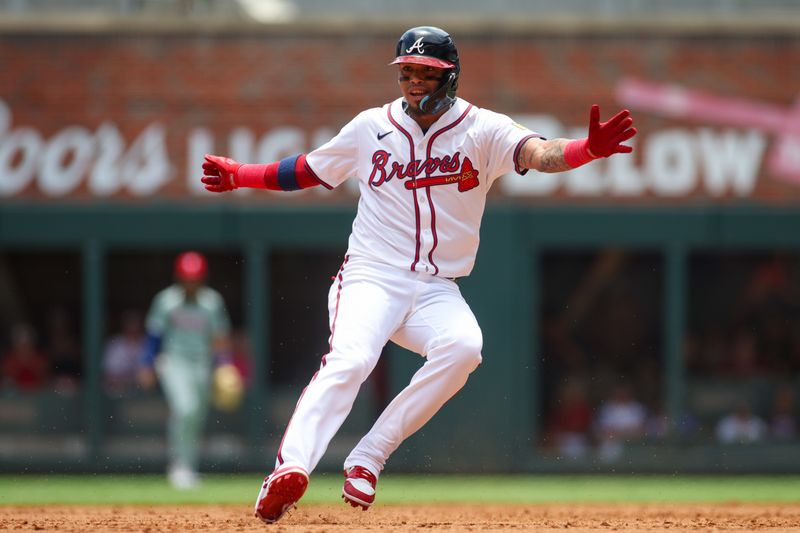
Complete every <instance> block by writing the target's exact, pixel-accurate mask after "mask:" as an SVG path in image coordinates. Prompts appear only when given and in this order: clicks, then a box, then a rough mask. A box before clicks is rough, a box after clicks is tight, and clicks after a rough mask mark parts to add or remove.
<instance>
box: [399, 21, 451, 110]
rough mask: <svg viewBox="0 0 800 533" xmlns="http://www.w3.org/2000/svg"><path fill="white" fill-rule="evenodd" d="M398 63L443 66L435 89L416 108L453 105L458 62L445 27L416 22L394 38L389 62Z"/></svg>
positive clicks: (445, 107)
mask: <svg viewBox="0 0 800 533" xmlns="http://www.w3.org/2000/svg"><path fill="white" fill-rule="evenodd" d="M399 63H415V64H417V65H427V66H429V67H438V68H443V69H445V75H444V78H443V79H442V84H441V85H440V86H439V88H438V89H437V90H436V92H434V93H433V94H431V95H430V96H426V97H425V98H424V99H423V100H422V101H421V102H420V104H419V108H420V110H421V111H422V112H423V113H425V114H435V113H438V112H439V111H441V110H443V109H447V108H448V107H450V106H451V105H453V103H454V102H455V99H456V89H458V76H459V74H461V63H460V62H459V60H458V49H457V48H456V43H454V42H453V39H452V37H450V35H448V33H447V32H446V31H444V30H443V29H441V28H436V27H434V26H419V27H417V28H411V29H410V30H408V31H406V32H405V33H404V34H403V35H402V36H401V37H400V40H399V41H398V42H397V50H396V52H395V58H394V61H392V62H391V63H390V64H391V65H396V64H399Z"/></svg>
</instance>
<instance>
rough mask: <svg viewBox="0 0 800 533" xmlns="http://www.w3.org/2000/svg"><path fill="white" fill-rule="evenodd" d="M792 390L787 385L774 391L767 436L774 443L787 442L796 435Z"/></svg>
mask: <svg viewBox="0 0 800 533" xmlns="http://www.w3.org/2000/svg"><path fill="white" fill-rule="evenodd" d="M794 401H795V400H794V390H793V389H792V387H791V386H789V385H784V386H782V387H779V388H778V390H776V391H775V397H774V398H773V403H772V412H771V413H770V417H769V434H770V437H771V438H772V439H774V440H776V441H788V440H792V439H794V438H795V436H796V435H797V418H796V416H795V409H794Z"/></svg>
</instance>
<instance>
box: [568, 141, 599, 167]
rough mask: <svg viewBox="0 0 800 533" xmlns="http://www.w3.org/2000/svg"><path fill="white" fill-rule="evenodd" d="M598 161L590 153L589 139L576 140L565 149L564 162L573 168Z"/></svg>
mask: <svg viewBox="0 0 800 533" xmlns="http://www.w3.org/2000/svg"><path fill="white" fill-rule="evenodd" d="M595 159H597V158H596V157H594V156H593V155H592V153H591V152H589V139H588V138H586V139H575V140H573V141H570V142H568V143H567V146H565V147H564V161H566V163H567V164H568V165H569V166H571V167H572V168H577V167H579V166H581V165H585V164H586V163H588V162H589V161H594V160H595Z"/></svg>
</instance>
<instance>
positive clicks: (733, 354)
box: [720, 326, 768, 377]
mask: <svg viewBox="0 0 800 533" xmlns="http://www.w3.org/2000/svg"><path fill="white" fill-rule="evenodd" d="M767 370H768V366H766V365H765V364H763V363H762V361H761V357H760V356H759V350H758V337H757V336H756V333H755V332H754V331H753V330H752V329H751V328H749V327H746V326H739V327H737V328H736V329H735V330H734V331H733V332H732V333H731V335H730V342H729V344H728V354H727V357H726V358H725V359H724V360H723V362H722V364H721V365H720V373H721V374H724V375H726V376H731V377H750V376H755V375H759V374H763V373H764V372H766V371H767Z"/></svg>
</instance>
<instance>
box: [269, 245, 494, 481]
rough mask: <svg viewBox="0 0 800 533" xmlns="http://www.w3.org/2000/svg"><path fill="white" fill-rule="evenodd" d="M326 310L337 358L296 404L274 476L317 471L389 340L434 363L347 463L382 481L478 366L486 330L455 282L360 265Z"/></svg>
mask: <svg viewBox="0 0 800 533" xmlns="http://www.w3.org/2000/svg"><path fill="white" fill-rule="evenodd" d="M328 309H329V313H330V315H329V316H330V327H331V336H330V351H329V353H327V354H326V355H325V356H324V357H323V358H322V364H321V365H320V369H319V371H318V372H317V373H316V374H315V375H314V377H313V378H312V379H311V382H310V383H309V384H308V386H307V387H306V389H305V390H304V391H303V394H302V395H301V396H300V399H299V400H298V402H297V406H296V408H295V412H294V414H293V415H292V418H291V420H290V421H289V424H288V426H287V428H286V432H285V434H284V436H283V441H282V442H281V446H280V449H279V451H278V457H277V461H276V468H277V467H278V466H301V467H303V468H304V469H306V471H308V472H311V471H313V470H314V468H315V467H316V466H317V464H318V463H319V461H320V459H321V458H322V455H323V454H324V453H325V450H326V449H327V447H328V444H329V443H330V441H331V439H332V438H333V436H334V435H335V434H336V432H337V431H338V430H339V428H340V427H341V425H342V423H343V422H344V420H345V418H346V417H347V415H348V414H349V413H350V410H351V409H352V406H353V402H354V401H355V398H356V395H357V394H358V391H359V388H360V387H361V384H362V383H363V382H364V380H366V379H367V377H368V376H369V374H370V373H371V372H372V370H373V368H375V365H376V364H377V362H378V358H379V357H380V354H381V350H382V349H383V347H384V345H385V344H386V343H387V342H388V341H389V340H392V341H394V342H395V343H397V344H399V345H400V346H402V347H404V348H406V349H408V350H411V351H413V352H417V353H419V354H420V355H422V356H423V357H426V358H427V361H425V363H424V364H423V365H422V367H421V368H420V369H419V370H418V371H417V372H416V373H415V374H414V376H413V377H412V378H411V382H410V383H409V385H408V386H407V387H406V388H405V389H404V390H402V391H401V392H400V394H398V395H397V396H396V397H395V398H394V400H392V402H391V403H390V404H389V405H388V406H387V407H386V409H385V410H384V412H383V413H382V414H381V416H380V417H379V418H378V420H377V421H376V422H375V424H374V425H373V426H372V429H370V431H369V432H368V433H367V435H365V436H364V438H363V439H361V442H359V443H358V445H357V446H356V447H355V449H354V450H353V451H352V452H351V453H350V455H349V456H348V458H347V460H346V461H345V465H344V466H345V468H347V467H350V466H353V465H361V466H364V467H367V468H368V469H369V470H371V471H372V472H373V473H374V474H375V475H378V474H379V473H380V471H381V470H382V469H383V466H384V464H385V463H386V460H387V459H388V458H389V456H390V455H391V454H392V452H394V451H395V450H396V449H397V447H398V446H400V443H401V442H403V440H404V439H406V438H407V437H409V436H410V435H411V434H413V433H414V432H415V431H417V430H418V429H419V428H421V427H422V426H423V425H424V424H425V423H426V422H427V421H428V420H430V419H431V417H432V416H433V415H434V414H436V412H437V411H438V410H439V408H441V407H442V405H444V403H445V402H446V401H447V400H449V399H450V398H451V397H452V396H453V395H454V394H455V393H456V392H458V391H459V390H460V389H461V388H462V387H463V386H464V384H465V383H466V381H467V377H468V376H469V374H470V373H471V372H472V371H473V370H475V369H476V368H477V367H478V365H479V364H480V362H481V348H482V344H483V338H482V335H481V331H480V327H479V326H478V323H477V321H476V320H475V316H474V315H473V314H472V311H471V310H470V308H469V306H468V305H467V303H466V302H465V301H464V298H463V297H462V296H461V292H460V291H459V289H458V285H456V283H455V282H453V281H451V280H449V279H445V278H439V277H436V276H431V275H430V274H426V273H419V272H411V271H406V270H399V269H396V268H393V267H390V266H387V265H383V264H380V263H376V262H374V261H370V260H366V259H363V258H355V257H349V258H347V259H345V263H344V264H343V265H342V268H341V269H340V270H339V273H338V275H337V276H336V278H335V279H334V282H333V284H332V286H331V289H330V292H329V297H328Z"/></svg>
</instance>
